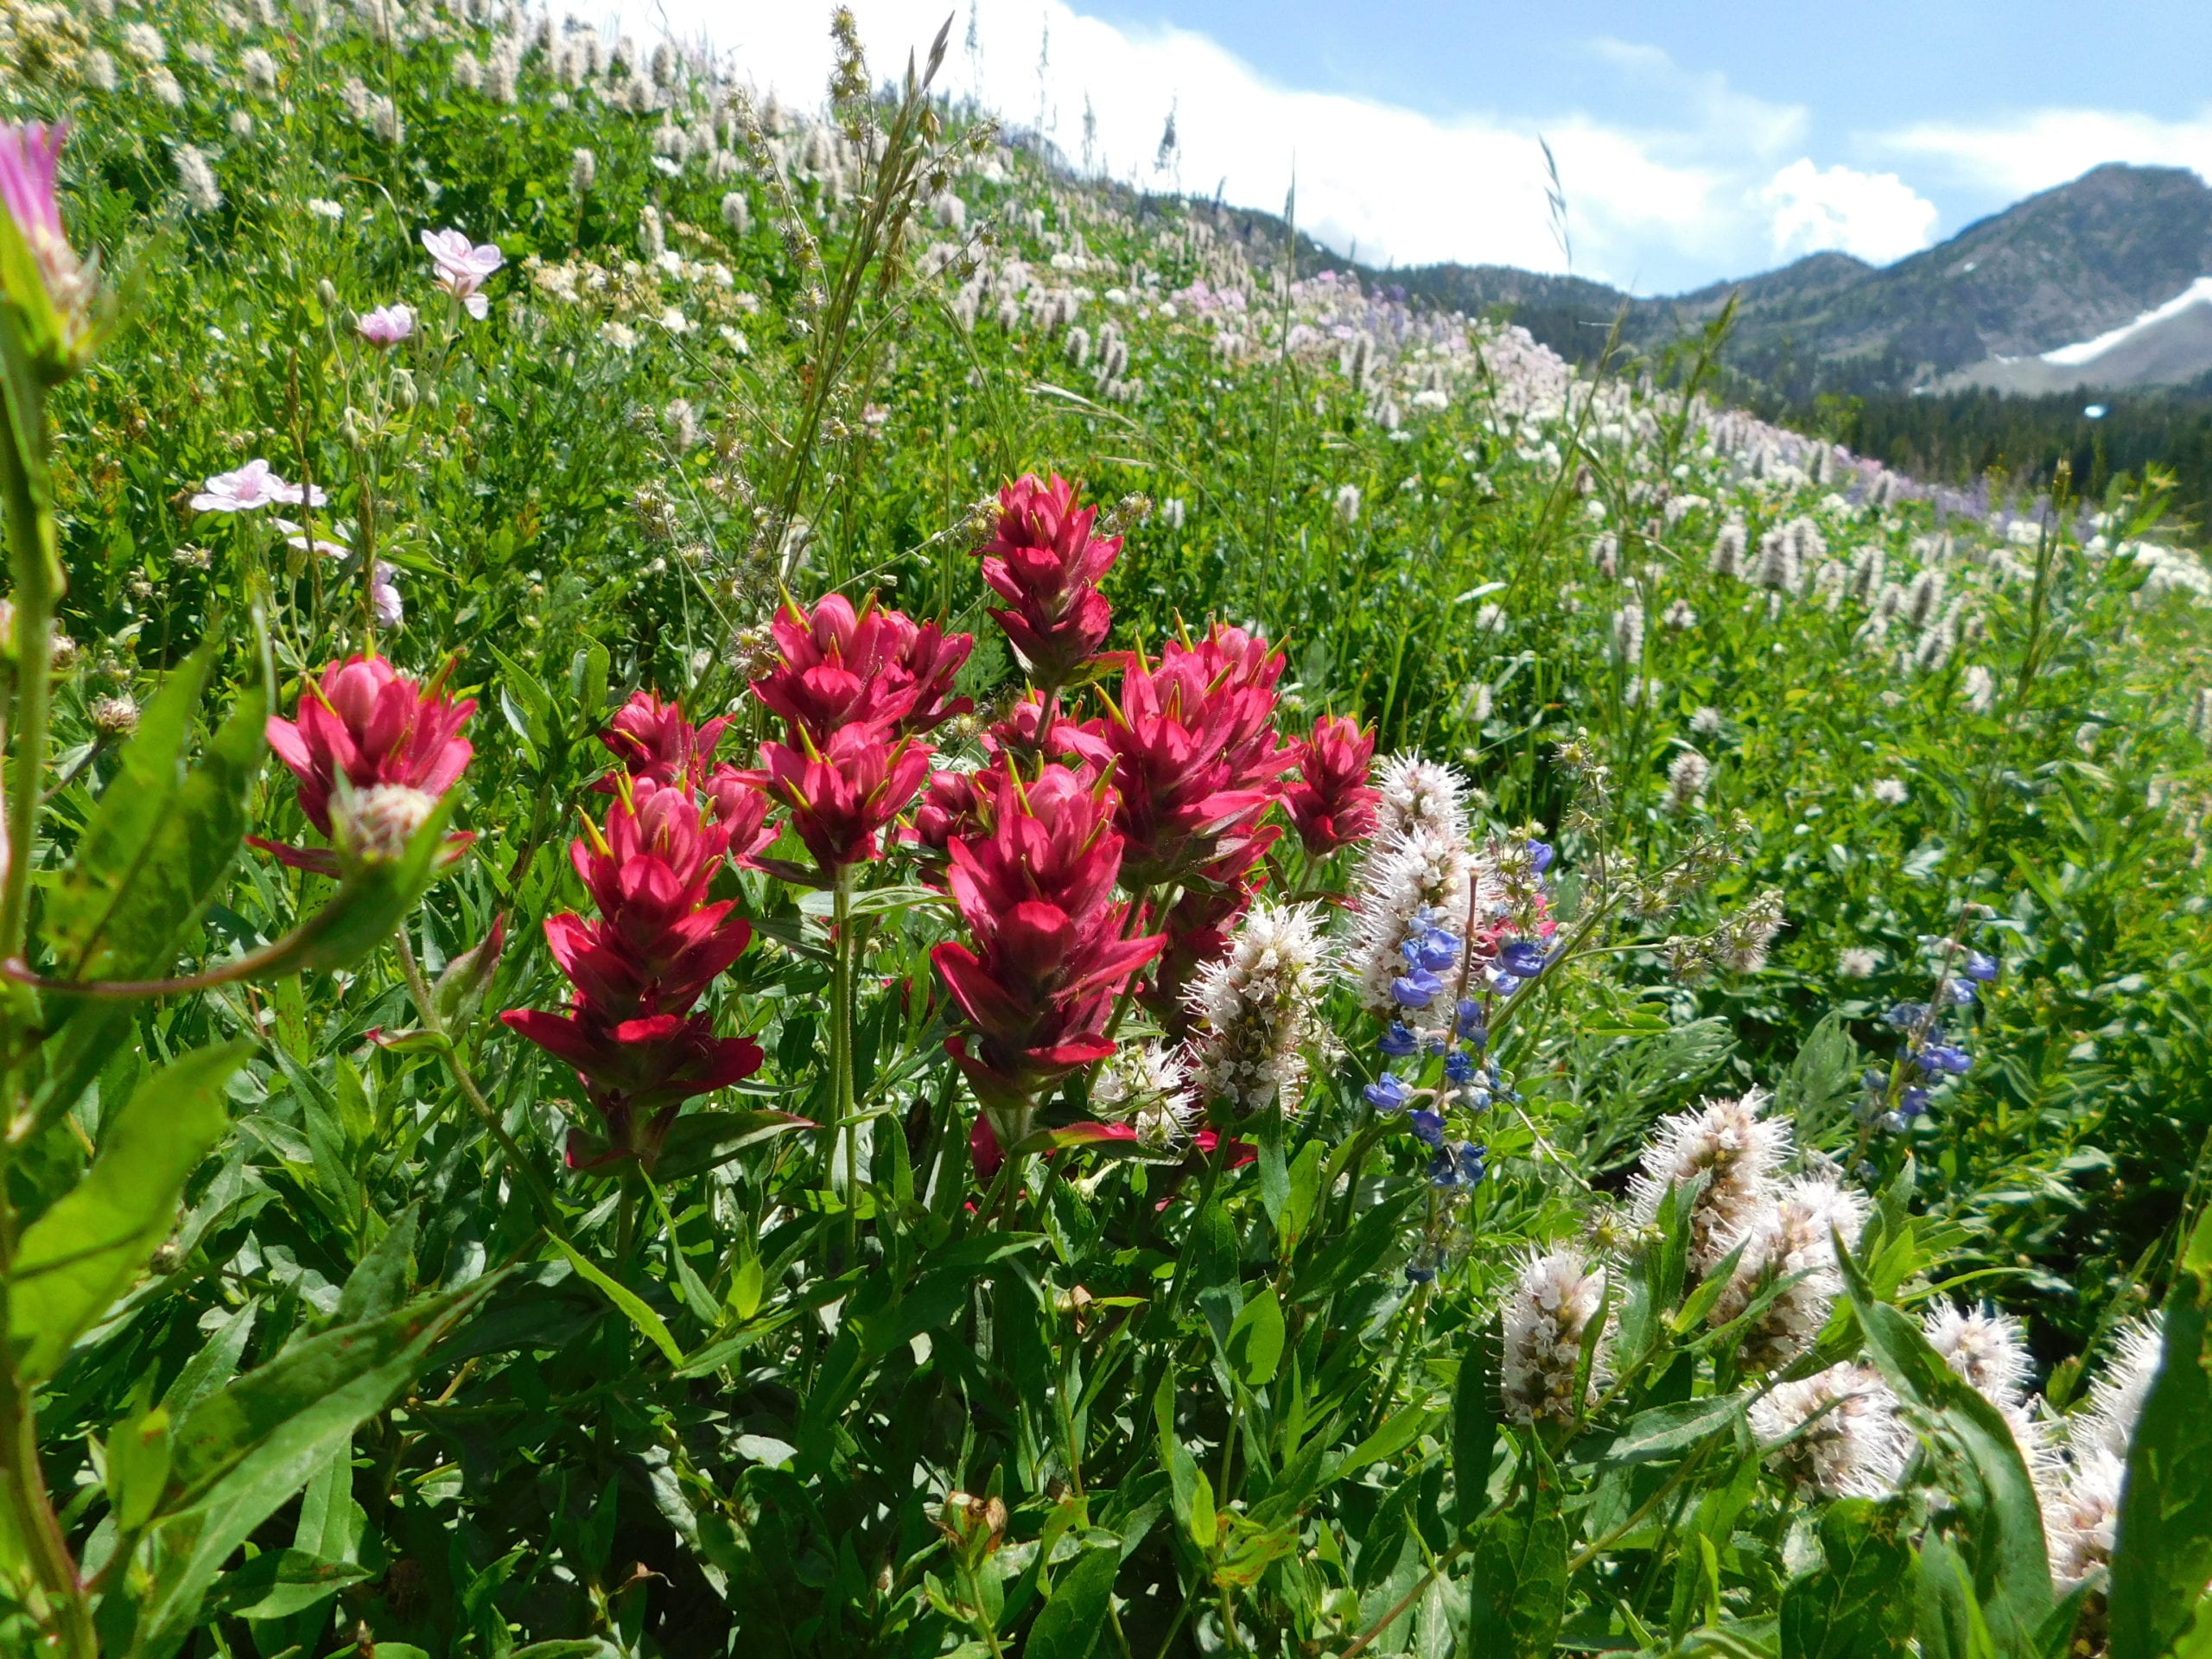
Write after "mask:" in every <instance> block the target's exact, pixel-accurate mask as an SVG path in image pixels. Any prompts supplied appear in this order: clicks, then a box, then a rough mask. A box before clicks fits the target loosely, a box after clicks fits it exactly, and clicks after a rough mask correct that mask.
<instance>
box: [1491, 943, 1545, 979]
mask: <svg viewBox="0 0 2212 1659" xmlns="http://www.w3.org/2000/svg"><path fill="white" fill-rule="evenodd" d="M1497 959H1498V962H1499V963H1500V964H1501V965H1502V966H1503V968H1504V969H1505V971H1506V972H1507V973H1509V974H1511V975H1513V976H1515V977H1516V978H1519V979H1534V978H1535V976H1537V975H1538V974H1541V973H1542V972H1543V971H1544V947H1543V946H1542V945H1541V944H1531V943H1530V942H1529V940H1527V939H1516V940H1514V941H1513V943H1512V944H1509V945H1507V946H1506V947H1505V948H1504V949H1503V950H1500V951H1499V952H1498V953H1497Z"/></svg>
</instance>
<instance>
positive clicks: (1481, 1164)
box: [1428, 1141, 1490, 1190]
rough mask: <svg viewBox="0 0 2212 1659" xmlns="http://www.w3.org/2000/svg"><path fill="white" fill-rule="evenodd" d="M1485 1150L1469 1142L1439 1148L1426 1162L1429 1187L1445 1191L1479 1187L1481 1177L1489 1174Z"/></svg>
mask: <svg viewBox="0 0 2212 1659" xmlns="http://www.w3.org/2000/svg"><path fill="white" fill-rule="evenodd" d="M1486 1150H1487V1149H1486V1148H1484V1147H1479V1146H1478V1145H1476V1144H1475V1143H1474V1142H1473V1141H1460V1142H1459V1144H1458V1145H1456V1146H1452V1147H1444V1148H1441V1149H1440V1150H1439V1151H1438V1153H1437V1154H1436V1156H1435V1157H1433V1158H1432V1159H1430V1160H1428V1179H1429V1183H1430V1185H1433V1186H1440V1187H1443V1188H1446V1189H1447V1190H1449V1189H1452V1188H1456V1187H1472V1186H1479V1185H1482V1179H1483V1177H1484V1175H1486V1174H1488V1173H1490V1172H1489V1165H1488V1164H1487V1162H1486V1161H1485V1155H1486Z"/></svg>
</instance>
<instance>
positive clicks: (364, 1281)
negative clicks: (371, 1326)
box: [332, 1204, 416, 1325]
mask: <svg viewBox="0 0 2212 1659" xmlns="http://www.w3.org/2000/svg"><path fill="white" fill-rule="evenodd" d="M415 1230H416V1206H415V1205H411V1204H410V1205H408V1206H407V1208H406V1209H404V1210H403V1211H400V1212H399V1219H398V1220H397V1221H395V1222H393V1223H392V1224H391V1227H390V1228H389V1229H388V1230H386V1231H385V1236H383V1237H382V1238H380V1239H378V1241H377V1243H376V1245H375V1247H374V1248H373V1249H371V1250H370V1251H369V1253H368V1254H367V1255H364V1256H363V1257H362V1258H361V1260H360V1262H359V1264H358V1265H357V1266H356V1267H355V1268H354V1269H353V1272H352V1273H350V1274H347V1275H346V1287H345V1288H344V1289H343V1290H341V1291H340V1293H339V1295H338V1312H337V1313H335V1314H334V1315H333V1316H332V1317H333V1318H334V1319H336V1320H337V1322H338V1323H339V1324H340V1325H357V1324H359V1322H360V1321H361V1320H363V1319H381V1318H382V1317H383V1316H384V1315H385V1314H386V1313H391V1311H392V1309H394V1308H396V1307H397V1306H399V1305H400V1303H402V1302H404V1301H405V1300H407V1291H408V1287H409V1284H410V1274H412V1272H413V1270H414V1265H415V1262H414V1256H415Z"/></svg>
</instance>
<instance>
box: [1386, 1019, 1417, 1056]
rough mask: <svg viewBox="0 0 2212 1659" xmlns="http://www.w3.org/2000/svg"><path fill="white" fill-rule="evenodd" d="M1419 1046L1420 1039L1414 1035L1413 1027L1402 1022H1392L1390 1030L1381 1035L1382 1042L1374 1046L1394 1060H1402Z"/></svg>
mask: <svg viewBox="0 0 2212 1659" xmlns="http://www.w3.org/2000/svg"><path fill="white" fill-rule="evenodd" d="M1420 1046H1421V1039H1419V1038H1417V1037H1415V1036H1414V1033H1413V1027H1410V1026H1408V1025H1407V1024H1406V1022H1405V1021H1404V1020H1392V1021H1391V1022H1390V1029H1389V1030H1388V1031H1386V1032H1384V1033H1383V1040H1382V1041H1381V1042H1379V1043H1377V1044H1376V1047H1377V1048H1379V1049H1381V1050H1382V1051H1383V1052H1384V1053H1385V1054H1387V1055H1389V1057H1390V1058H1392V1059H1394V1060H1402V1059H1404V1058H1406V1056H1407V1055H1408V1054H1411V1053H1413V1052H1414V1051H1415V1050H1417V1049H1418V1048H1420Z"/></svg>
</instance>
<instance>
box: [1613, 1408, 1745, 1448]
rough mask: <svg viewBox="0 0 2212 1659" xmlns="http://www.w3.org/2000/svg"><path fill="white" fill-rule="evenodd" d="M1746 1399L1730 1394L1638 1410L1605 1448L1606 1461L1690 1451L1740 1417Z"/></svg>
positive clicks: (1731, 1424) (1730, 1425)
mask: <svg viewBox="0 0 2212 1659" xmlns="http://www.w3.org/2000/svg"><path fill="white" fill-rule="evenodd" d="M1746 1403H1747V1402H1746V1401H1745V1397H1744V1396H1743V1395H1740V1394H1731V1395H1723V1396H1721V1397H1719V1398H1718V1399H1710V1398H1709V1399H1704V1400H1684V1401H1681V1402H1679V1403H1677V1404H1675V1405H1670V1406H1654V1407H1652V1408H1650V1409H1649V1411H1639V1412H1638V1413H1637V1414H1636V1415H1635V1416H1633V1417H1631V1418H1630V1419H1629V1420H1628V1421H1627V1422H1626V1423H1624V1424H1623V1425H1622V1426H1621V1432H1620V1433H1618V1434H1617V1435H1615V1436H1614V1437H1613V1442H1612V1444H1611V1446H1607V1447H1606V1448H1605V1462H1607V1463H1609V1464H1611V1463H1649V1462H1650V1461H1652V1460H1653V1459H1656V1458H1671V1457H1673V1456H1675V1454H1676V1453H1677V1452H1687V1451H1688V1450H1689V1449H1690V1447H1692V1446H1695V1445H1696V1444H1697V1443H1698V1442H1699V1441H1700V1440H1705V1439H1707V1437H1709V1436H1711V1435H1713V1434H1717V1433H1720V1432H1721V1431H1722V1430H1724V1429H1726V1428H1729V1427H1732V1426H1733V1425H1734V1424H1735V1423H1737V1422H1738V1421H1740V1420H1741V1419H1742V1417H1743V1414H1744V1408H1745V1404H1746Z"/></svg>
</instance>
